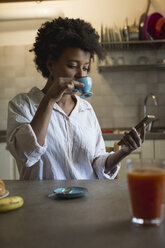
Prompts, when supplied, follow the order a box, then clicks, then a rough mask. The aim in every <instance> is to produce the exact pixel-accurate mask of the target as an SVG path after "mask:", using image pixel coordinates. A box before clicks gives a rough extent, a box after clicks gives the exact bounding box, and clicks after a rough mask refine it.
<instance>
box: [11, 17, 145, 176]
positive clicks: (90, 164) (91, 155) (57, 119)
mask: <svg viewBox="0 0 165 248" xmlns="http://www.w3.org/2000/svg"><path fill="white" fill-rule="evenodd" d="M32 50H33V51H34V53H35V63H36V66H37V69H38V70H39V71H41V73H42V75H43V77H45V78H46V79H47V83H46V85H45V87H44V88H43V89H42V90H39V89H38V88H36V87H34V88H32V89H31V90H30V92H28V93H26V94H19V95H17V96H16V97H15V98H13V99H12V100H11V101H10V102H9V112H8V132H7V133H8V135H7V136H8V138H7V145H8V149H9V150H10V152H11V153H12V155H13V156H14V157H15V159H16V161H17V165H18V169H19V172H20V179H40V180H43V179H96V178H108V179H113V178H115V177H116V175H117V173H118V170H119V168H120V166H119V162H120V161H121V159H123V158H124V157H125V156H127V155H128V154H130V153H131V152H132V151H133V150H135V149H136V148H138V147H139V146H140V145H141V143H142V142H143V140H144V135H145V128H143V129H142V131H141V134H140V135H139V134H138V133H137V131H136V130H135V129H133V130H132V136H131V135H130V134H128V133H126V134H125V135H124V137H123V142H124V145H123V146H122V149H121V150H120V151H118V152H116V153H113V154H112V153H106V151H105V145H104V141H103V138H102V134H101V130H100V126H99V124H98V121H97V118H96V116H95V113H94V111H93V108H92V107H91V105H90V104H89V103H88V102H87V101H85V100H83V99H81V98H80V97H78V96H76V94H75V91H74V89H75V87H76V86H78V87H83V84H81V83H79V82H78V81H76V79H78V78H80V77H83V76H86V75H87V73H88V71H89V69H90V63H91V59H92V58H93V56H94V54H97V55H98V57H99V58H102V50H101V46H100V44H99V36H98V34H97V33H96V31H95V29H94V28H93V27H92V26H91V25H90V24H89V23H87V22H84V21H83V20H80V19H69V18H64V19H63V18H58V19H55V20H53V21H50V22H46V23H45V24H43V25H42V26H41V28H40V29H39V30H38V33H37V37H36V40H35V43H34V47H33V49H32Z"/></svg>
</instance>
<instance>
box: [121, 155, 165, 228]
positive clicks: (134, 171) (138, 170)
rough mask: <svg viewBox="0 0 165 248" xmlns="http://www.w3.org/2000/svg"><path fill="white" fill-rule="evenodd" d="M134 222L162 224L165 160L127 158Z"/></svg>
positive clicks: (164, 193) (164, 196)
mask: <svg viewBox="0 0 165 248" xmlns="http://www.w3.org/2000/svg"><path fill="white" fill-rule="evenodd" d="M126 171H127V182H128V189H129V196H130V208H131V214H132V222H133V223H136V224H141V225H160V223H161V222H162V220H163V214H164V213H163V212H164V198H165V160H151V159H143V160H140V159H138V160H137V159H129V160H126Z"/></svg>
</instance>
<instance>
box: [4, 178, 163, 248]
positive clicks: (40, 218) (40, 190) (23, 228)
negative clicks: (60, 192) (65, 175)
mask: <svg viewBox="0 0 165 248" xmlns="http://www.w3.org/2000/svg"><path fill="white" fill-rule="evenodd" d="M5 184H6V189H8V190H9V192H10V195H11V196H13V195H20V196H22V197H23V198H24V205H23V207H21V208H20V209H17V210H15V211H11V212H8V213H1V214H0V220H1V221H0V223H1V224H0V244H1V247H12V248H18V247H21V248H29V247H31V248H36V247H40V248H45V247H46V248H54V247H56V248H61V247H62V248H70V247H72V248H77V247H79V248H84V247H88V248H100V247H103V248H104V247H113V248H119V247H122V248H139V247H141V248H146V245H147V247H150V248H155V247H159V248H164V244H165V235H164V232H165V222H163V223H162V224H161V225H160V226H159V227H141V226H136V225H134V224H132V223H131V221H130V213H129V206H128V190H127V183H126V181H124V180H66V181H65V180H63V181H58V180H56V181H51V180H48V181H12V180H10V181H5ZM73 185H74V186H81V187H86V188H87V189H88V195H87V196H86V197H83V198H78V199H68V200H58V199H54V198H49V197H48V194H49V193H51V192H53V189H54V188H57V187H63V186H73ZM121 203H122V204H121Z"/></svg>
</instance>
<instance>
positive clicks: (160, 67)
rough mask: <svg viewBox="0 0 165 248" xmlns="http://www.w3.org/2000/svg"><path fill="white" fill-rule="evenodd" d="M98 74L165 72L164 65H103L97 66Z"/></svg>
mask: <svg viewBox="0 0 165 248" xmlns="http://www.w3.org/2000/svg"><path fill="white" fill-rule="evenodd" d="M98 69H99V72H106V71H107V72H108V71H128V70H132V71H143V70H144V71H146V70H165V63H159V64H145V65H139V64H126V65H105V66H98Z"/></svg>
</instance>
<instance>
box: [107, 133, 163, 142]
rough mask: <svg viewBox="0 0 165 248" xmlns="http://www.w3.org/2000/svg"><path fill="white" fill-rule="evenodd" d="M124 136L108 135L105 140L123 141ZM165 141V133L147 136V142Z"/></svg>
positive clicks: (148, 134)
mask: <svg viewBox="0 0 165 248" xmlns="http://www.w3.org/2000/svg"><path fill="white" fill-rule="evenodd" d="M122 137H123V134H114V133H106V134H103V138H104V140H120V139H122ZM161 139H165V133H159V132H148V133H147V134H146V140H161Z"/></svg>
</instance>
